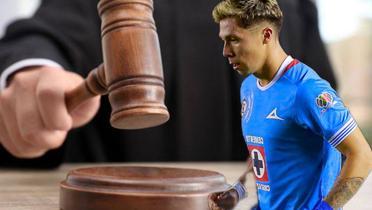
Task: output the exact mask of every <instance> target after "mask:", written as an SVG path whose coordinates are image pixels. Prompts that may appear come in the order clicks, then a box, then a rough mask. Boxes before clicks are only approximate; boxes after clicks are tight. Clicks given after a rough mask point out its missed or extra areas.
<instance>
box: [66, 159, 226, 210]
mask: <svg viewBox="0 0 372 210" xmlns="http://www.w3.org/2000/svg"><path fill="white" fill-rule="evenodd" d="M227 188H228V185H227V183H226V179H225V177H224V176H223V175H222V174H220V173H217V172H214V171H206V170H196V169H180V168H162V167H161V168H159V167H136V166H123V167H95V168H81V169H76V170H72V171H70V172H69V173H68V175H67V178H66V180H64V181H63V182H61V185H60V209H62V210H106V209H107V210H176V209H177V210H208V209H209V207H208V195H209V194H210V193H212V192H219V191H223V190H226V189H227Z"/></svg>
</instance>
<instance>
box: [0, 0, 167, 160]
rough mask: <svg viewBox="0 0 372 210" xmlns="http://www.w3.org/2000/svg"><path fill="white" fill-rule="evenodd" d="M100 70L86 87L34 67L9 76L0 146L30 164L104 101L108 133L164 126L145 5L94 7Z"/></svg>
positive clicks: (117, 0)
mask: <svg viewBox="0 0 372 210" xmlns="http://www.w3.org/2000/svg"><path fill="white" fill-rule="evenodd" d="M98 11H99V14H100V16H101V19H102V27H101V29H102V34H101V36H102V48H103V60H104V64H103V65H100V66H99V67H97V68H96V69H95V70H93V71H92V72H91V73H90V74H89V75H88V77H87V79H86V80H85V81H83V79H82V78H81V77H80V76H78V75H77V74H75V73H71V72H68V71H64V70H63V71H61V70H58V69H50V68H48V67H34V68H30V69H27V70H25V71H21V72H18V73H16V74H15V76H14V78H13V81H12V82H11V84H10V85H9V87H8V88H7V89H6V90H4V91H3V92H2V93H1V95H0V114H1V116H0V142H1V144H2V145H3V146H4V147H5V148H6V149H7V150H8V151H9V152H11V153H12V154H13V155H15V156H17V157H23V158H32V157H37V156H41V155H43V154H44V153H45V152H46V151H48V150H50V149H53V148H57V147H59V146H60V145H61V144H62V143H63V142H64V139H65V137H66V134H67V132H68V131H69V130H70V129H71V128H73V127H77V126H81V125H83V124H85V123H87V122H88V121H89V120H91V119H92V118H93V116H94V115H95V113H96V111H97V109H98V106H99V97H98V96H99V95H101V94H106V93H108V95H109V100H110V104H111V107H112V114H111V120H110V121H111V125H112V126H113V127H115V128H120V129H141V128H147V127H152V126H157V125H160V124H162V123H164V122H166V121H167V120H168V119H169V114H168V110H167V108H166V106H165V105H164V98H165V91H164V83H163V70H162V64H161V56H160V48H159V41H158V37H157V33H156V27H155V22H154V19H153V16H152V12H153V4H152V1H151V0H101V1H100V2H99V4H98Z"/></svg>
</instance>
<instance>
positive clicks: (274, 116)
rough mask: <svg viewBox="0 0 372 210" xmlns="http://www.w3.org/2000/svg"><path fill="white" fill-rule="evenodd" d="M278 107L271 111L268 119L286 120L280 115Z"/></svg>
mask: <svg viewBox="0 0 372 210" xmlns="http://www.w3.org/2000/svg"><path fill="white" fill-rule="evenodd" d="M276 109H277V108H275V109H274V110H273V111H271V112H270V114H269V115H267V116H266V119H272V120H284V119H283V118H281V117H279V116H278V114H277V113H276Z"/></svg>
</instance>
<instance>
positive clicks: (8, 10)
mask: <svg viewBox="0 0 372 210" xmlns="http://www.w3.org/2000/svg"><path fill="white" fill-rule="evenodd" d="M39 4H40V0H1V6H0V37H2V36H3V34H4V30H5V27H6V26H7V25H8V24H9V23H10V22H12V21H13V20H14V19H17V18H22V17H29V16H31V15H32V14H33V13H34V11H35V10H36V9H37V7H38V6H39Z"/></svg>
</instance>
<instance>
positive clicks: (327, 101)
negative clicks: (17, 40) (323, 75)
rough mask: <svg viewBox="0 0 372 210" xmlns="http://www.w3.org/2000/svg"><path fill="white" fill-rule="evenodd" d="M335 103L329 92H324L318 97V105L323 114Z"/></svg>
mask: <svg viewBox="0 0 372 210" xmlns="http://www.w3.org/2000/svg"><path fill="white" fill-rule="evenodd" d="M334 104H335V102H334V101H333V97H332V95H331V93H329V92H322V93H321V94H319V95H318V96H317V97H316V105H317V106H318V107H319V108H320V109H321V110H322V113H323V112H325V111H327V110H328V109H329V108H331V107H332V106H333V105H334Z"/></svg>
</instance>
